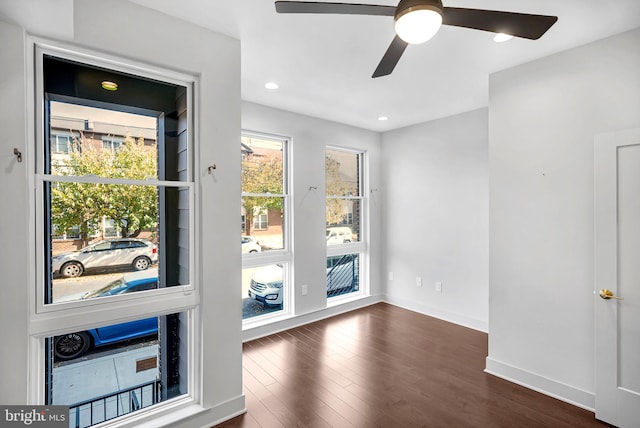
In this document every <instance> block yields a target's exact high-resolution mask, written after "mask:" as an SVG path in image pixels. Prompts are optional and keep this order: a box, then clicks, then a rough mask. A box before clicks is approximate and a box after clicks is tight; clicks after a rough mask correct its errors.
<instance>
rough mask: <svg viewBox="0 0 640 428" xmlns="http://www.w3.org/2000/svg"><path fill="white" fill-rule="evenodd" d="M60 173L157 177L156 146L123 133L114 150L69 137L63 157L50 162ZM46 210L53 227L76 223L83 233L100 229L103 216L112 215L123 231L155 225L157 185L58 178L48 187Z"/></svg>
mask: <svg viewBox="0 0 640 428" xmlns="http://www.w3.org/2000/svg"><path fill="white" fill-rule="evenodd" d="M52 173H53V174H55V175H63V176H76V177H78V176H97V177H105V178H123V179H136V180H143V179H147V178H156V177H157V155H156V147H155V145H154V146H145V145H144V140H143V139H142V138H141V139H139V140H136V139H134V138H131V137H127V138H126V140H125V141H124V143H122V145H120V147H118V148H117V149H116V150H109V149H103V148H102V147H101V146H100V147H96V144H95V142H94V141H93V140H90V139H87V138H84V136H82V137H81V139H80V140H76V141H74V143H73V144H72V147H71V149H70V151H69V156H68V158H65V159H64V160H63V161H62V162H59V163H58V164H55V165H52ZM51 211H52V212H51V214H52V222H53V225H54V226H55V227H56V228H57V230H58V231H69V230H70V229H71V228H72V227H74V226H80V233H81V237H82V239H83V240H84V241H85V242H86V241H88V239H89V237H90V236H93V235H95V234H96V233H97V232H98V231H99V230H100V222H101V220H102V218H103V217H106V218H108V219H113V220H114V223H115V227H116V228H117V229H118V230H119V231H120V232H121V233H122V235H123V236H135V235H137V234H138V233H139V232H140V231H141V230H143V229H147V230H149V229H151V230H153V229H155V228H156V226H157V217H158V190H157V188H156V187H155V186H134V185H125V184H97V183H96V184H93V183H91V184H87V183H65V182H58V183H55V184H54V185H52V188H51Z"/></svg>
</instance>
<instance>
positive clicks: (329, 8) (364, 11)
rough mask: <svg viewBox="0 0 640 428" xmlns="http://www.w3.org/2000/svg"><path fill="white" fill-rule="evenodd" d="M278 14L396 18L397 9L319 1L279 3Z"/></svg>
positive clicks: (393, 7)
mask: <svg viewBox="0 0 640 428" xmlns="http://www.w3.org/2000/svg"><path fill="white" fill-rule="evenodd" d="M276 12H278V13H333V14H340V15H381V16H394V15H395V13H396V7H395V6H381V5H375V4H355V3H323V2H317V1H277V2H276Z"/></svg>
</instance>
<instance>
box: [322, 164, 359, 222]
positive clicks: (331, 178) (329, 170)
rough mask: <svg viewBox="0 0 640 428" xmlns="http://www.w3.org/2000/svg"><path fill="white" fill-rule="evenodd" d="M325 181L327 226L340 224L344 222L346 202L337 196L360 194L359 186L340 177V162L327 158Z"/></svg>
mask: <svg viewBox="0 0 640 428" xmlns="http://www.w3.org/2000/svg"><path fill="white" fill-rule="evenodd" d="M324 162H325V181H326V186H327V196H328V198H327V225H333V224H340V223H341V222H342V220H344V217H345V214H344V203H345V200H344V199H341V198H336V197H335V196H349V195H354V194H357V193H358V189H357V184H355V183H352V182H349V181H347V180H344V179H343V178H342V177H341V176H340V162H338V161H337V160H336V159H334V158H332V157H331V156H325V158H324Z"/></svg>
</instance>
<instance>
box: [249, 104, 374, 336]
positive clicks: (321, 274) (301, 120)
mask: <svg viewBox="0 0 640 428" xmlns="http://www.w3.org/2000/svg"><path fill="white" fill-rule="evenodd" d="M242 128H243V129H244V130H247V131H255V132H261V133H267V134H273V135H279V136H284V137H289V138H291V150H292V155H293V162H292V163H293V189H292V194H293V201H294V216H295V218H294V243H293V258H294V263H295V271H294V278H293V289H294V293H295V294H294V306H295V314H296V315H297V317H296V318H295V319H290V320H287V321H283V322H277V323H274V324H271V325H269V326H265V327H258V328H254V329H252V330H251V331H247V332H246V333H245V339H248V338H253V337H258V336H263V335H265V334H269V333H272V332H274V331H279V330H282V329H285V328H289V327H291V326H293V325H298V324H301V323H304V322H309V321H312V320H315V319H319V318H323V317H327V316H330V315H332V314H335V313H338V312H341V311H345V310H348V309H353V308H355V307H358V306H362V305H366V304H369V303H372V302H375V301H379V299H380V295H381V292H382V291H381V285H380V261H381V255H382V254H381V242H380V240H381V238H380V207H381V200H380V196H379V195H378V194H376V193H375V192H374V194H373V196H372V197H371V198H370V202H371V203H370V222H369V224H370V285H371V287H370V293H371V295H372V297H371V298H369V299H364V300H361V301H359V302H352V303H351V304H347V305H344V306H342V307H333V308H330V309H326V305H327V298H326V275H327V271H326V240H325V234H326V217H325V202H326V193H325V172H324V165H325V148H326V146H327V145H333V146H338V147H345V148H352V149H359V150H364V151H366V156H367V158H368V169H369V178H370V186H369V187H370V188H377V187H380V162H381V153H380V135H379V134H378V133H376V132H372V131H367V130H364V129H360V128H355V127H353V126H348V125H343V124H339V123H336V122H330V121H327V120H323V119H317V118H314V117H310V116H304V115H300V114H296V113H291V112H287V111H284V110H278V109H274V108H270V107H266V106H262V105H259V104H254V103H249V102H243V103H242ZM309 187H317V189H315V190H309ZM367 192H369V190H367ZM238 284H239V283H238ZM302 284H307V285H308V286H309V289H308V295H306V296H302V295H301V287H300V286H301V285H302Z"/></svg>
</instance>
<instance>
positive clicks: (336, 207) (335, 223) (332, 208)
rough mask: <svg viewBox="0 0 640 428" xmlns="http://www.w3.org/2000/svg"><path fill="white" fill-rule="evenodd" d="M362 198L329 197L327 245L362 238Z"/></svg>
mask: <svg viewBox="0 0 640 428" xmlns="http://www.w3.org/2000/svg"><path fill="white" fill-rule="evenodd" d="M360 212H361V211H360V200H359V199H340V198H327V235H326V239H327V245H335V244H345V243H349V242H358V241H360V240H361V233H360Z"/></svg>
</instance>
